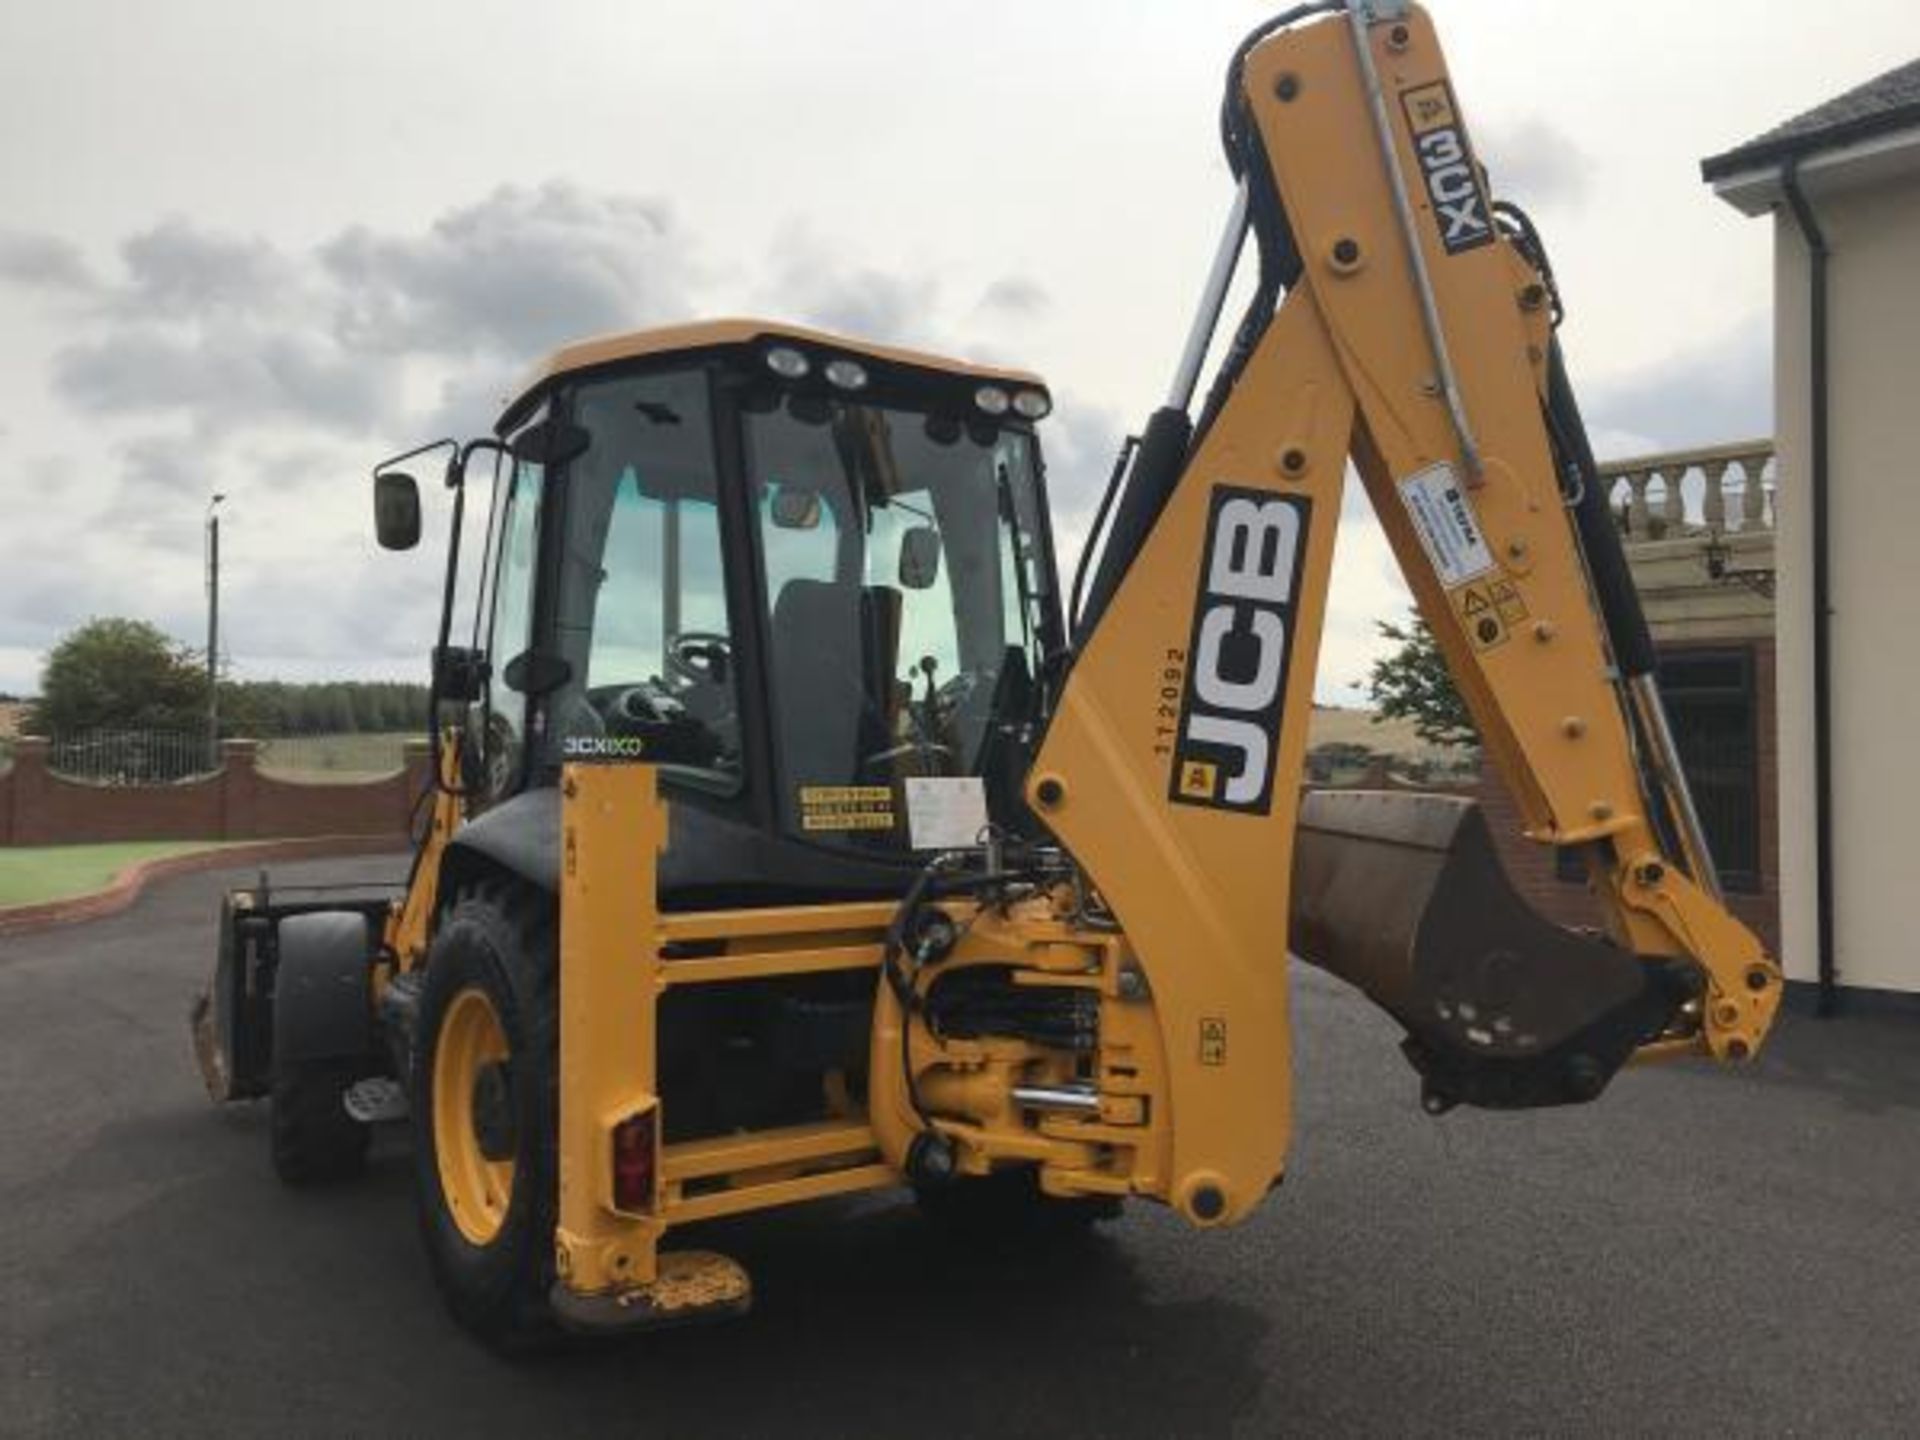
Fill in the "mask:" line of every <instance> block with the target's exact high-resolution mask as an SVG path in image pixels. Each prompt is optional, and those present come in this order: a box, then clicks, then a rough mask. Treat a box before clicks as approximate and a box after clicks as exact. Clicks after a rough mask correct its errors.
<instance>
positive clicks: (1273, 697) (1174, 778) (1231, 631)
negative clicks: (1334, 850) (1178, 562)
mask: <svg viewBox="0 0 1920 1440" xmlns="http://www.w3.org/2000/svg"><path fill="white" fill-rule="evenodd" d="M1312 508H1313V507H1312V504H1311V502H1309V501H1307V500H1305V499H1302V498H1300V497H1298V496H1292V495H1275V494H1272V493H1271V492H1269V491H1266V490H1244V489H1240V488H1237V487H1235V486H1231V485H1216V486H1214V488H1213V498H1212V502H1211V504H1210V505H1209V507H1208V517H1207V543H1206V548H1205V550H1204V552H1203V553H1202V554H1201V556H1200V577H1199V585H1198V587H1197V593H1196V595H1195V597H1194V606H1193V634H1192V640H1191V643H1190V644H1189V645H1188V647H1187V654H1188V655H1189V656H1190V657H1191V659H1192V663H1191V664H1190V665H1188V666H1187V667H1186V679H1185V683H1184V686H1183V693H1182V696H1181V704H1180V726H1179V731H1178V734H1177V736H1176V737H1175V741H1174V747H1173V773H1172V775H1171V776H1170V777H1169V780H1168V795H1169V798H1170V799H1172V800H1173V801H1174V802H1175V803H1177V804H1181V805H1205V806H1208V807H1210V808H1212V809H1216V810H1240V811H1245V812H1247V813H1249V814H1254V815H1265V814H1266V813H1268V811H1269V810H1270V809H1271V808H1272V804H1273V767H1274V752H1275V751H1276V750H1277V749H1278V748H1279V743H1280V715H1281V711H1282V709H1283V708H1284V706H1285V704H1286V694H1287V672H1288V670H1289V668H1290V666H1291V662H1292V658H1293V623H1294V594H1295V586H1296V584H1297V583H1298V580H1299V572H1300V558H1301V556H1302V555H1303V554H1305V552H1306V543H1307V523H1308V520H1309V518H1310V516H1311V514H1312Z"/></svg>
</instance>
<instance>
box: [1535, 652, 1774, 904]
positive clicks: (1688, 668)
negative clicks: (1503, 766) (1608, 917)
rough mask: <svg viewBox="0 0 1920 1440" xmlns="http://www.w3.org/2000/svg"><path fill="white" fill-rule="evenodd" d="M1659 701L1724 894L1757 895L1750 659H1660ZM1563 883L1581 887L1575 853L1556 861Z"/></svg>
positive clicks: (1690, 655) (1741, 655) (1739, 655)
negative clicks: (1730, 891)
mask: <svg viewBox="0 0 1920 1440" xmlns="http://www.w3.org/2000/svg"><path fill="white" fill-rule="evenodd" d="M1659 676H1660V694H1661V698H1662V699H1664V700H1665V701H1666V707H1667V720H1668V723H1669V724H1670V725H1671V726H1672V727H1673V738H1674V743H1675V744H1676V745H1678V746H1679V749H1680V766H1681V768H1682V769H1683V770H1685V771H1686V775H1687V784H1688V787H1689V788H1690V789H1691V790H1692V791H1693V803H1694V805H1695V807H1696V808H1697V809H1698V810H1699V812H1700V823H1701V824H1702V825H1703V826H1704V827H1705V828H1706V832H1707V844H1708V845H1709V846H1711V847H1712V849H1713V859H1714V864H1715V865H1716V866H1718V867H1719V871H1720V883H1721V884H1722V885H1723V886H1725V887H1726V888H1727V889H1728V890H1736V891H1746V892H1757V891H1758V890H1759V889H1760V773H1759V772H1760V765H1759V760H1760V756H1759V729H1758V717H1757V714H1756V706H1755V695H1754V682H1753V652H1752V651H1751V650H1677V651H1671V652H1669V653H1667V654H1665V655H1662V656H1661V657H1660V661H1659ZM1557 859H1558V867H1557V868H1558V872H1559V875H1560V878H1561V879H1563V880H1584V879H1586V866H1585V864H1584V862H1583V861H1582V860H1581V859H1580V856H1579V855H1578V853H1577V852H1575V851H1571V850H1563V851H1561V852H1560V853H1559V855H1558V857H1557Z"/></svg>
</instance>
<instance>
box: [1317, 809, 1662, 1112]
mask: <svg viewBox="0 0 1920 1440" xmlns="http://www.w3.org/2000/svg"><path fill="white" fill-rule="evenodd" d="M1289 943H1290V946H1291V948H1292V950H1293V952H1294V953H1295V954H1297V955H1298V956H1300V958H1301V959H1303V960H1307V961H1309V962H1311V963H1312V964H1315V965H1317V966H1319V967H1320V968H1321V969H1323V970H1326V971H1328V972H1329V973H1330V974H1333V975H1337V976H1339V977H1340V978H1341V979H1343V980H1345V981H1347V982H1348V983H1350V984H1352V985H1354V986H1356V987H1357V988H1358V989H1360V990H1361V991H1363V992H1365V994H1367V995H1368V996H1369V997H1370V998H1371V999H1372V1000H1374V1002H1375V1003H1377V1004H1378V1005H1380V1006H1381V1007H1382V1008H1383V1009H1385V1010H1386V1011H1388V1012H1389V1013H1390V1014H1391V1015H1393V1017H1394V1018H1395V1019H1396V1020H1398V1021H1399V1022H1400V1023H1401V1024H1402V1025H1403V1026H1405V1027H1406V1030H1407V1042H1406V1045H1405V1046H1404V1049H1405V1050H1406V1053H1407V1057H1408V1059H1409V1060H1410V1061H1411V1062H1412V1063H1413V1065H1414V1068H1415V1069H1417V1070H1418V1071H1419V1072H1420V1073H1421V1075H1422V1077H1423V1081H1424V1087H1423V1102H1422V1103H1423V1104H1424V1105H1425V1106H1426V1108H1427V1109H1428V1110H1429V1111H1430V1112H1433V1113H1440V1112H1441V1111H1443V1110H1445V1109H1448V1108H1451V1106H1453V1105H1455V1104H1468V1105H1480V1106H1485V1107H1490V1108H1496V1109H1514V1108H1522V1107H1527V1106H1535V1105H1557V1104H1571V1103H1577V1102H1580V1101H1584V1100H1591V1099H1593V1098H1594V1097H1595V1096H1597V1095H1598V1094H1599V1093H1600V1092H1601V1091H1602V1090H1604V1089H1605V1088H1606V1085H1607V1082H1608V1081H1609V1080H1610V1079H1611V1078H1612V1076H1613V1074H1614V1072H1615V1071H1616V1070H1618V1069H1619V1068H1620V1066H1621V1065H1622V1064H1624V1063H1625V1062H1626V1060H1627V1057H1628V1056H1630V1055H1631V1054H1632V1053H1633V1051H1634V1049H1635V1048H1636V1047H1637V1046H1638V1045H1640V1044H1641V1043H1643V1042H1644V1041H1646V1040H1649V1039H1651V1038H1653V1036H1655V1035H1657V1034H1658V1033H1659V1032H1660V1031H1661V1030H1662V1029H1664V1028H1665V1027H1666V1025H1667V1024H1668V1022H1669V1021H1670V1020H1671V1018H1672V1016H1673V1013H1674V1011H1675V1010H1676V1009H1677V1008H1678V1006H1679V1005H1680V1004H1681V1003H1682V1002H1683V1001H1684V1000H1685V999H1686V998H1687V990H1688V983H1687V973H1686V972H1685V971H1684V970H1683V971H1680V972H1675V971H1674V970H1672V969H1671V968H1670V967H1668V966H1666V965H1664V964H1660V965H1650V964H1647V963H1645V962H1642V961H1641V960H1640V959H1639V958H1638V957H1637V956H1635V955H1632V954H1629V953H1628V952H1626V951H1623V950H1621V949H1619V948H1618V947H1616V946H1614V945H1611V944H1609V943H1607V942H1606V941H1604V940H1598V939H1593V938H1589V937H1587V936H1584V935H1580V934H1576V933H1575V932H1573V931H1571V930H1567V929H1564V928H1562V927H1560V926H1558V925H1554V924H1552V923H1550V922H1548V921H1546V920H1543V919H1542V918H1541V917H1540V916H1539V915H1537V914H1536V913H1535V912H1534V911H1533V910H1532V909H1531V908H1530V907H1529V906H1528V905H1527V904H1526V902H1525V901H1523V900H1522V899H1521V898H1520V897H1519V896H1518V895H1517V894H1515V893H1514V890H1513V887H1512V884H1511V883H1510V882H1509V880H1508V879H1507V875H1506V871H1505V870H1504V868H1503V867H1502V866H1501V864H1500V860H1499V857H1498V856H1497V854H1496V853H1495V851H1494V848H1493V842H1492V838H1491V837H1490V836H1489V834H1488V833H1487V826H1486V821H1485V820H1484V819H1483V818H1482V817H1481V815H1480V811H1479V808H1478V807H1477V806H1475V805H1474V804H1473V803H1472V802H1471V801H1466V800H1457V799H1454V798H1452V797H1449V796H1443V795H1420V794H1398V793H1394V792H1390V791H1367V790H1360V791H1319V792H1316V793H1314V794H1311V795H1309V796H1307V797H1306V798H1305V800H1304V801H1303V802H1302V805H1301V810H1300V823H1299V829H1298V834H1297V837H1296V840H1295V844H1294V867H1293V913H1292V925H1291V931H1290V934H1289Z"/></svg>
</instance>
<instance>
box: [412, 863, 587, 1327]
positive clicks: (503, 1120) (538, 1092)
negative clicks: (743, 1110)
mask: <svg viewBox="0 0 1920 1440" xmlns="http://www.w3.org/2000/svg"><path fill="white" fill-rule="evenodd" d="M554 942H555V931H554V923H553V907H552V905H551V903H550V902H549V901H548V900H547V899H546V898H545V897H543V896H538V895H534V894H532V893H530V892H528V891H526V890H524V889H522V888H519V887H514V886H508V885H504V884H498V885H488V886H484V887H479V888H475V889H472V890H469V891H465V892H463V893H462V894H461V895H460V896H459V898H458V899H456V901H455V902H454V905H453V908H452V910H451V911H450V912H449V913H448V915H447V917H446V919H445V920H444V921H443V922H442V923H441V926H440V930H439V933H438V935H436V937H435V938H434V942H433V948H432V950H431V951H430V952H429V955H428V959H427V976H426V984H425V986H424V988H423V989H422V991H421V999H420V1022H419V1031H418V1034H417V1036H416V1038H415V1042H414V1047H413V1076H412V1085H411V1102H412V1107H411V1108H412V1118H413V1139H414V1146H413V1153H414V1181H415V1193H416V1195H417V1198H418V1201H419V1214H420V1228H421V1234H422V1237H423V1239H424V1240H425V1242H426V1247H427V1257H428V1260H429V1261H430V1263H431V1265H432V1268H433V1275H434V1280H435V1281H436V1283H437V1284H438V1285H439V1287H440V1293H441V1296H442V1298H443V1299H444V1300H445V1301H446V1305H447V1309H448V1310H449V1312H451V1314H452V1315H453V1317H454V1319H456V1320H457V1321H459V1322H460V1324H461V1325H462V1326H464V1327H465V1328H466V1329H467V1330H469V1331H471V1332H472V1333H473V1334H474V1335H476V1336H478V1337H479V1338H480V1339H481V1340H483V1341H485V1342H486V1343H487V1344H488V1345H490V1346H492V1347H493V1348H495V1349H497V1350H502V1351H506V1352H510V1353H512V1352H522V1351H526V1350H529V1349H536V1348H541V1347H543V1346H545V1345H547V1344H549V1343H551V1342H552V1341H553V1340H554V1339H556V1338H557V1336H558V1331H557V1330H556V1328H555V1326H554V1322H553V1316H552V1311H551V1309H550V1306H549V1300H548V1291H549V1290H550V1289H551V1287H552V1285H553V1280H554V1260H553V1244H554V1239H553V1232H554V1223H555V1212H556V1209H557V1206H558V1193H559V1184H558V1177H557V1170H556V1138H555V1137H556V1135H557V1132H558V1127H559V1086H558V1075H557V1071H556V1057H557V1053H558V1044H557V1042H558V1023H559V1007H558V1001H559V982H558V963H557V962H558V956H557V954H556V953H555V943H554Z"/></svg>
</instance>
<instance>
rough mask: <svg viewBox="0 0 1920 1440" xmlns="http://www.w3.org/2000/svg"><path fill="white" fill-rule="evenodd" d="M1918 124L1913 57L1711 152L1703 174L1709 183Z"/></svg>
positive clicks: (1919, 100)
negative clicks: (1728, 147)
mask: <svg viewBox="0 0 1920 1440" xmlns="http://www.w3.org/2000/svg"><path fill="white" fill-rule="evenodd" d="M1916 125H1920V60H1909V61H1908V62H1907V63H1906V64H1904V65H1898V66H1895V67H1894V68H1893V69H1891V70H1889V71H1887V72H1886V73H1885V74H1884V75H1876V76H1875V77H1874V78H1873V79H1871V80H1869V81H1867V82H1866V84H1864V85H1856V86H1854V87H1853V89H1851V90H1849V91H1847V92H1846V93H1845V94H1844V95H1836V96H1834V98H1833V99H1831V100H1829V101H1827V102H1826V103H1825V104H1822V105H1816V106H1814V107H1813V109H1811V110H1808V111H1806V112H1805V113H1804V114H1800V115H1796V116H1794V117H1793V118H1792V119H1791V120H1787V121H1784V122H1782V123H1781V124H1779V125H1776V126H1774V127H1773V128H1772V129H1771V130H1768V131H1766V132H1765V133H1764V134H1760V135H1756V136H1754V138H1753V139H1751V140H1749V141H1747V142H1746V143H1745V144H1744V145H1737V146H1735V147H1734V148H1733V149H1731V150H1728V151H1726V152H1725V153H1723V154H1720V155H1710V156H1708V157H1707V158H1706V159H1705V160H1702V161H1701V162H1700V175H1701V178H1702V179H1704V180H1707V181H1709V182H1713V181H1717V180H1724V179H1726V178H1728V177H1729V176H1732V175H1737V174H1740V173H1741V172H1743V171H1748V170H1753V169H1757V168H1758V167H1760V166H1762V165H1766V164H1769V163H1771V162H1774V161H1779V160H1784V159H1786V158H1787V157H1788V156H1789V155H1806V154H1809V153H1811V152H1813V151H1815V150H1831V149H1834V148H1835V147H1837V146H1841V145H1849V144H1852V143H1853V142H1854V141H1857V140H1865V139H1869V138H1871V137H1872V136H1875V135H1884V134H1886V133H1888V132H1890V131H1894V130H1904V129H1906V128H1908V127H1909V126H1916Z"/></svg>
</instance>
